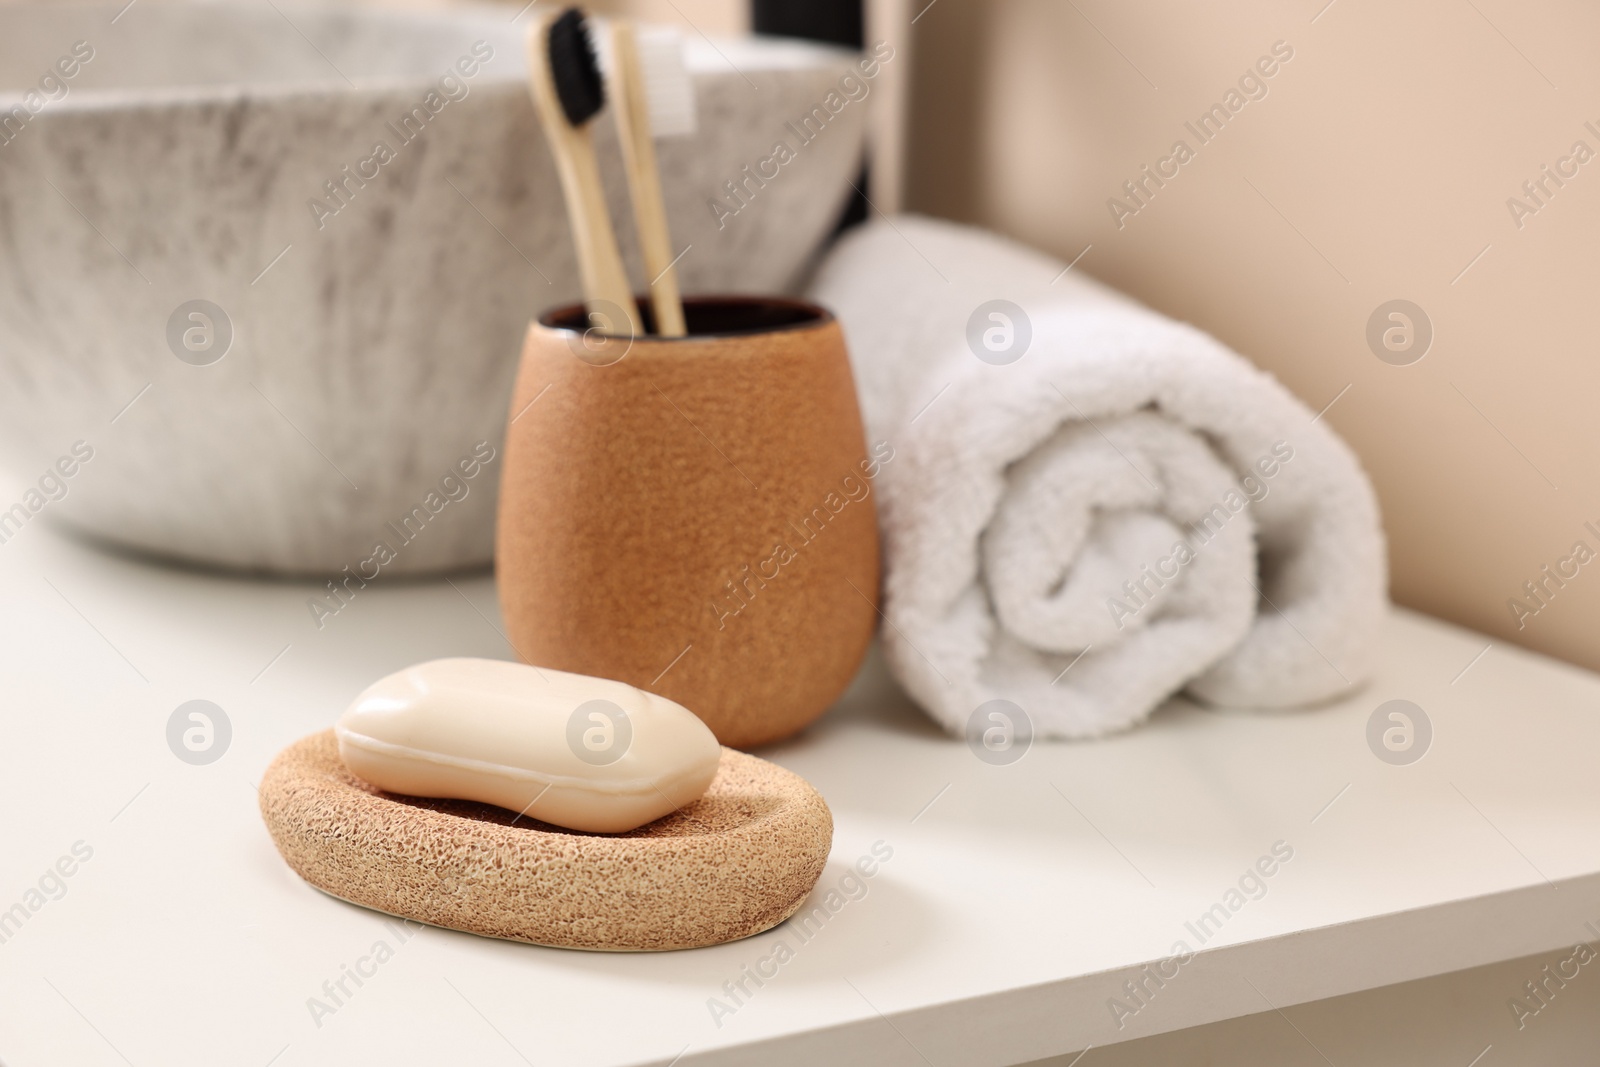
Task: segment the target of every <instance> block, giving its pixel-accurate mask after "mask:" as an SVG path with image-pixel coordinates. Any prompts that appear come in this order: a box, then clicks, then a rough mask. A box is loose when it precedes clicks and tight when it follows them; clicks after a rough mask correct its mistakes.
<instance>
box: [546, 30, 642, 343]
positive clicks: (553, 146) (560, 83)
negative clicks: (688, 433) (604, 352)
mask: <svg viewBox="0 0 1600 1067" xmlns="http://www.w3.org/2000/svg"><path fill="white" fill-rule="evenodd" d="M528 81H529V86H530V88H531V90H532V92H533V102H534V105H535V107H537V109H538V111H539V120H540V123H541V124H542V125H543V126H544V133H545V137H546V138H547V139H548V140H549V142H550V151H551V152H552V153H553V154H554V156H555V159H556V170H557V171H558V172H559V174H560V176H561V190H562V192H563V194H564V195H565V196H566V200H567V215H568V217H569V218H570V219H571V222H572V236H573V241H574V242H575V244H576V245H577V250H578V266H579V270H580V272H581V274H582V276H583V294H584V302H585V304H586V305H587V307H588V310H589V318H590V322H591V323H592V324H593V325H594V326H595V327H596V328H598V329H601V330H603V331H604V332H606V333H613V334H620V333H623V332H624V330H626V332H627V333H628V334H629V335H630V336H634V337H637V336H640V335H642V334H643V333H644V324H643V322H642V321H641V320H640V318H639V308H638V305H636V304H635V303H634V301H633V292H632V290H631V289H630V288H629V286H628V273H627V271H626V270H625V269H624V268H623V265H622V255H621V254H620V253H619V252H618V251H617V236H616V233H615V232H614V231H613V230H612V228H611V216H610V215H609V214H608V213H607V211H606V200H605V190H604V187H603V186H602V185H601V184H600V167H599V164H598V163H597V162H596V161H595V154H594V140H593V138H592V137H591V135H590V130H589V122H590V120H591V119H593V118H594V117H595V115H596V114H598V113H599V111H600V109H601V108H602V107H604V106H605V102H606V98H605V83H604V82H603V81H602V80H601V77H600V66H599V63H598V62H597V61H596V59H595V54H594V43H593V42H592V41H591V40H590V38H589V29H588V26H587V25H586V24H585V22H584V18H583V12H582V11H579V10H578V9H577V8H575V7H572V8H568V9H567V10H565V11H563V12H562V13H561V14H559V15H555V16H546V17H545V18H542V19H540V20H539V21H538V22H536V23H535V24H534V26H533V28H532V29H531V30H530V31H529V33H528ZM607 305H610V307H607ZM616 309H620V314H621V315H622V317H624V318H626V319H627V322H624V323H619V322H611V321H608V320H609V319H611V318H614V317H615V316H616V315H617V314H618V311H617V310H616Z"/></svg>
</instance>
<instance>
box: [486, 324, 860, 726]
mask: <svg viewBox="0 0 1600 1067" xmlns="http://www.w3.org/2000/svg"><path fill="white" fill-rule="evenodd" d="M785 306H787V307H789V308H790V309H792V310H794V312H795V313H796V314H805V315H814V316H815V317H813V318H808V319H806V320H805V321H804V322H803V323H801V324H798V325H793V326H791V327H789V328H762V329H759V330H757V331H755V332H747V333H739V334H734V335H726V336H721V335H719V336H705V335H702V334H699V333H698V331H700V330H702V329H708V328H710V326H711V324H712V322H713V320H715V324H716V325H719V326H723V327H728V326H737V325H738V324H739V323H740V322H742V321H744V318H743V317H745V316H749V317H751V318H752V320H754V319H760V318H762V317H763V316H767V317H781V313H782V312H783V311H784V307H785ZM802 309H803V310H802ZM685 312H686V316H687V318H688V322H689V330H690V334H691V336H689V337H686V338H682V339H678V340H663V339H661V338H656V337H641V338H638V339H636V340H634V341H633V342H632V345H631V347H626V346H625V345H624V347H626V355H624V356H622V358H621V359H620V361H618V362H616V363H614V364H610V365H593V364H591V363H590V362H588V361H586V360H585V359H584V358H580V356H579V355H578V354H576V352H577V351H578V350H579V349H582V348H583V342H582V341H581V340H580V339H579V338H578V335H577V334H575V333H573V332H571V331H570V330H565V329H559V328H551V327H550V326H547V325H545V324H543V323H541V324H536V325H535V326H534V327H533V328H531V329H530V330H529V332H528V342H527V349H526V352H525V354H524V356H523V364H522V371H521V373H520V375H519V376H518V379H517V386H516V393H515V396H514V397H513V399H512V411H514V412H517V411H523V410H524V408H526V411H525V413H524V414H521V415H519V416H517V417H516V418H515V419H514V421H513V423H512V425H511V429H510V432H509V433H508V434H507V438H506V449H505V456H504V460H503V465H502V471H501V476H502V481H501V509H500V540H499V549H498V558H497V562H496V576H497V578H498V585H499V590H500V609H501V611H502V613H503V614H504V616H505V621H506V633H507V636H508V638H509V640H510V643H511V646H512V648H514V649H515V650H516V652H517V655H518V656H520V657H522V658H523V659H524V660H525V661H526V662H529V663H537V664H538V665H539V666H541V667H553V668H555V669H557V670H564V671H572V672H574V673H577V674H589V675H594V676H597V677H600V678H615V679H617V680H619V681H624V682H627V683H629V684H630V685H634V686H637V687H639V688H641V689H647V690H649V691H650V692H653V693H658V694H660V695H661V696H664V697H667V698H668V699H670V700H675V701H677V702H678V703H680V704H682V705H683V706H684V707H686V708H688V709H689V710H691V711H693V712H694V713H695V714H696V715H698V716H700V718H701V719H702V720H703V721H704V722H705V724H706V725H707V726H709V727H711V730H712V732H713V733H715V734H716V735H717V740H719V741H721V742H722V743H723V744H725V745H732V746H734V747H735V748H753V747H755V746H758V745H763V744H766V743H768V742H771V741H775V740H778V739H779V738H783V737H787V736H788V735H790V734H793V733H795V732H796V731H798V730H800V729H801V728H802V727H804V726H805V725H806V724H807V723H809V722H811V721H812V720H813V719H815V718H816V717H817V716H819V715H821V714H822V713H823V712H824V711H826V710H827V708H828V707H829V706H830V705H831V704H832V703H833V702H834V701H835V700H837V699H838V697H839V694H840V693H842V692H843V691H844V689H845V686H847V685H848V684H849V683H850V679H851V678H853V677H854V676H855V673H856V669H857V668H858V667H860V665H861V661H862V658H863V657H864V656H865V655H866V651H867V645H868V644H869V642H870V641H871V639H872V633H873V630H874V628H875V627H876V625H877V621H878V615H877V607H876V605H877V597H878V574H879V550H878V520H877V512H876V497H875V492H874V489H873V478H872V476H871V475H870V474H869V473H868V472H873V471H876V470H878V469H879V467H878V465H877V461H876V460H875V459H874V458H873V457H872V456H870V455H869V450H868V447H867V445H866V443H865V442H864V441H863V439H862V430H861V416H860V412H859V410H858V409H857V407H856V391H855V382H854V378H853V377H852V375H851V371H850V363H849V360H848V358H847V357H846V354H845V347H844V337H843V335H842V334H841V333H840V330H839V325H838V323H837V322H835V321H834V320H833V318H832V316H831V315H828V314H827V313H825V312H821V311H820V309H815V308H813V307H811V306H810V305H800V304H792V305H783V303H782V302H778V301H765V302H760V303H759V305H748V306H746V307H745V308H744V309H743V310H741V308H740V305H739V304H738V302H734V301H713V300H705V301H695V300H690V301H686V302H685ZM549 321H552V320H551V319H550V317H548V316H547V317H546V320H545V322H549ZM563 321H570V320H563ZM747 325H748V324H747ZM575 346H576V347H575ZM614 354H616V355H620V354H621V352H620V351H617V352H616V353H614ZM599 355H600V357H601V358H604V359H609V358H611V355H612V354H610V353H600V354H599ZM529 404H532V405H533V406H532V407H528V406H527V405H529ZM878 451H879V454H880V455H881V454H882V448H881V447H880V449H879V450H878Z"/></svg>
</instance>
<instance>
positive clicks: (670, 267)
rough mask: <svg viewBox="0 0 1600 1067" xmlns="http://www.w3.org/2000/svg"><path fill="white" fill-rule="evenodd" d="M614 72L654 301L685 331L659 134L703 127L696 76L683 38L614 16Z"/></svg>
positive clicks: (660, 326) (669, 322)
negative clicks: (686, 61) (659, 164)
mask: <svg viewBox="0 0 1600 1067" xmlns="http://www.w3.org/2000/svg"><path fill="white" fill-rule="evenodd" d="M611 60H612V63H611V66H612V70H611V76H612V81H613V88H614V90H615V92H614V94H613V95H614V97H615V104H614V106H615V109H616V118H617V132H618V134H619V136H620V139H621V141H622V160H623V163H624V165H625V166H626V167H627V171H628V191H629V193H630V195H631V197H632V199H633V217H634V223H635V225H637V227H638V230H639V250H640V252H641V253H643V256H644V266H645V271H646V273H648V274H649V276H650V303H651V307H652V309H653V310H654V311H655V325H656V330H657V332H658V333H660V334H661V336H663V337H682V336H683V335H684V334H685V332H686V329H685V325H684V320H683V299H682V297H681V296H680V295H679V292H678V276H677V272H676V269H675V264H676V263H677V260H678V258H679V256H681V253H679V254H678V255H674V253H673V251H672V235H671V232H670V231H669V229H668V227H667V210H666V206H665V204H664V202H663V200H662V196H661V172H660V170H659V168H658V167H657V165H656V148H655V138H657V137H677V136H684V135H687V134H691V133H693V132H694V130H695V108H694V83H693V82H691V81H690V80H689V72H688V69H687V68H686V67H685V66H684V62H683V44H682V41H681V40H679V38H678V35H677V34H675V33H672V32H670V31H651V30H646V31H642V32H640V31H636V30H635V29H634V26H633V24H632V23H630V22H628V21H627V20H625V19H616V20H614V21H612V23H611Z"/></svg>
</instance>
